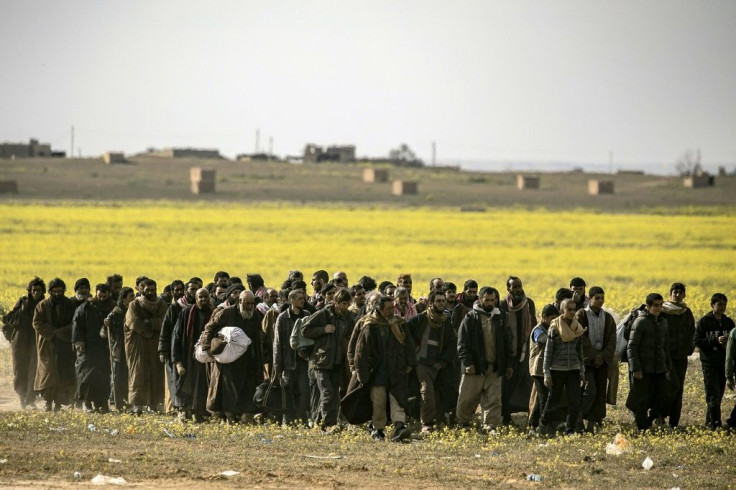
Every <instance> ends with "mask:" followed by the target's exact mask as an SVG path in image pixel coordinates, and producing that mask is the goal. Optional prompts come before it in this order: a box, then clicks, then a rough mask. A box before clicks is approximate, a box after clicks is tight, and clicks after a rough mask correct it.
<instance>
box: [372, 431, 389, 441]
mask: <svg viewBox="0 0 736 490" xmlns="http://www.w3.org/2000/svg"><path fill="white" fill-rule="evenodd" d="M371 437H372V438H373V440H374V441H385V440H386V434H384V433H383V430H382V429H373V432H371Z"/></svg>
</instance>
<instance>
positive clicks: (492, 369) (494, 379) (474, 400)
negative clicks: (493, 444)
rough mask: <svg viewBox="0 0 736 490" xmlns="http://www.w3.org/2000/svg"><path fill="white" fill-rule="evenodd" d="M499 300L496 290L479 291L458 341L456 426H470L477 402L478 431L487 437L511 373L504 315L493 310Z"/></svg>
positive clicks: (498, 417)
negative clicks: (477, 298)
mask: <svg viewBox="0 0 736 490" xmlns="http://www.w3.org/2000/svg"><path fill="white" fill-rule="evenodd" d="M498 301H499V297H498V291H496V289H495V288H492V287H488V286H484V287H483V288H481V290H480V299H479V300H478V302H477V303H476V304H475V305H473V309H472V310H471V311H469V312H468V314H467V315H465V318H463V321H462V323H461V324H460V329H459V330H458V338H457V354H458V357H459V358H460V365H461V369H462V373H463V376H462V379H461V381H460V393H459V394H458V398H457V419H458V423H459V424H460V426H461V427H469V426H470V422H471V420H472V419H473V417H474V415H475V409H476V408H477V407H478V402H479V401H480V408H481V424H482V426H481V429H482V430H483V432H486V433H489V434H492V433H493V432H494V431H495V428H496V427H497V426H498V425H499V424H500V423H501V406H502V402H501V393H502V379H503V378H505V379H507V380H509V379H511V376H512V375H513V374H514V370H513V368H512V367H511V366H512V362H513V360H514V359H513V350H512V345H511V333H510V332H509V328H508V326H507V325H506V315H504V314H502V313H501V311H500V310H499V309H498V308H497V307H496V305H497V304H498ZM527 371H528V370H527Z"/></svg>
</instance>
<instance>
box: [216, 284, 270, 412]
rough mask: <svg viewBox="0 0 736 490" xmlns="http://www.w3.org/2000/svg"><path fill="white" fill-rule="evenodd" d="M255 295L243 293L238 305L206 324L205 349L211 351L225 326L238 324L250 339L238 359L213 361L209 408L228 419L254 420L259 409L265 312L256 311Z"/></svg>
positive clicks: (217, 314)
mask: <svg viewBox="0 0 736 490" xmlns="http://www.w3.org/2000/svg"><path fill="white" fill-rule="evenodd" d="M255 298H256V297H255V295H254V294H253V293H252V292H250V291H243V292H242V293H241V294H240V302H239V303H238V304H237V305H235V306H229V307H227V308H222V309H219V310H218V311H217V312H215V314H214V315H213V316H212V319H211V320H210V322H209V323H208V324H207V325H206V326H205V329H204V335H203V340H204V341H203V343H202V349H203V350H206V351H208V350H209V349H210V345H211V342H212V339H214V338H215V336H217V333H218V332H219V331H220V330H221V329H222V328H223V327H239V328H240V329H242V330H243V332H245V334H246V335H247V336H248V337H249V338H250V340H251V342H252V343H251V344H250V346H249V347H248V350H247V351H246V352H245V354H243V355H242V356H241V357H239V358H238V359H236V360H235V361H233V362H231V363H228V364H222V363H220V362H217V361H215V362H213V363H212V373H211V378H210V386H209V392H208V394H207V410H208V411H209V412H211V413H213V414H221V415H224V416H225V417H226V418H227V419H231V420H235V419H237V418H240V420H241V421H242V422H245V423H252V422H253V417H254V415H255V414H256V412H257V411H258V409H257V407H256V405H255V403H253V395H255V392H256V388H257V387H258V385H259V384H261V383H262V382H263V379H264V378H263V352H262V349H261V347H262V344H261V342H262V340H261V335H262V331H261V322H262V321H263V315H261V313H260V312H259V311H258V310H256V308H255V305H256V301H255Z"/></svg>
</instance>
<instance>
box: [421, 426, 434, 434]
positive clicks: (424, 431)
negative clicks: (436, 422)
mask: <svg viewBox="0 0 736 490" xmlns="http://www.w3.org/2000/svg"><path fill="white" fill-rule="evenodd" d="M432 432H434V426H431V425H429V424H424V425H423V426H422V434H431V433H432Z"/></svg>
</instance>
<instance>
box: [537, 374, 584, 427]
mask: <svg viewBox="0 0 736 490" xmlns="http://www.w3.org/2000/svg"><path fill="white" fill-rule="evenodd" d="M563 391H566V392H567V420H566V421H565V432H567V433H572V432H574V431H575V424H576V422H577V420H578V414H579V413H580V370H579V369H575V370H574V371H552V389H551V390H550V393H549V396H548V397H547V403H546V404H545V406H544V411H543V412H542V419H541V422H542V425H545V426H546V425H547V422H548V418H549V417H548V415H549V414H552V413H553V412H554V411H555V410H557V408H558V405H559V404H560V399H561V398H562V392H563Z"/></svg>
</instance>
